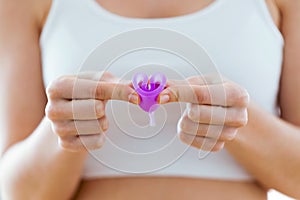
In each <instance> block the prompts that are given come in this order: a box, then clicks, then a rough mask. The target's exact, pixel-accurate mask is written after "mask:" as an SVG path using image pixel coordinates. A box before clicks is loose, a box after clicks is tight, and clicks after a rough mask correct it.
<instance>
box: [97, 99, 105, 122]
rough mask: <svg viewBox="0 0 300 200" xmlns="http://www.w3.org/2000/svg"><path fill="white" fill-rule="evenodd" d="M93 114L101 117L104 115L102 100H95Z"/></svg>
mask: <svg viewBox="0 0 300 200" xmlns="http://www.w3.org/2000/svg"><path fill="white" fill-rule="evenodd" d="M95 114H96V117H97V118H101V117H103V116H104V115H105V107H104V103H103V102H102V101H96V102H95Z"/></svg>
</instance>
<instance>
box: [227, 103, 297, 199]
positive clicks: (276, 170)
mask: <svg viewBox="0 0 300 200" xmlns="http://www.w3.org/2000/svg"><path fill="white" fill-rule="evenodd" d="M248 113H249V122H248V125H247V126H246V127H244V128H242V129H240V130H239V133H238V135H237V137H236V139H234V140H233V141H232V142H229V143H227V145H226V148H227V150H229V151H230V152H231V154H232V155H233V156H234V157H235V158H236V159H237V160H238V161H239V162H240V163H241V164H242V165H243V166H244V167H245V168H246V169H247V170H248V171H249V172H250V173H251V174H252V175H253V176H254V177H255V178H256V179H257V180H258V181H259V182H260V183H261V184H262V185H264V186H266V187H268V188H275V189H277V190H279V191H281V192H283V193H286V194H288V195H291V196H294V197H297V198H300V190H299V186H300V157H299V152H300V145H299V144H300V129H299V128H298V127H296V126H293V125H291V124H289V123H287V122H285V121H283V120H281V119H278V118H276V117H275V116H273V115H271V114H269V113H267V112H265V111H263V110H262V109H261V108H259V107H257V106H256V105H254V104H253V103H251V104H250V106H249V109H248Z"/></svg>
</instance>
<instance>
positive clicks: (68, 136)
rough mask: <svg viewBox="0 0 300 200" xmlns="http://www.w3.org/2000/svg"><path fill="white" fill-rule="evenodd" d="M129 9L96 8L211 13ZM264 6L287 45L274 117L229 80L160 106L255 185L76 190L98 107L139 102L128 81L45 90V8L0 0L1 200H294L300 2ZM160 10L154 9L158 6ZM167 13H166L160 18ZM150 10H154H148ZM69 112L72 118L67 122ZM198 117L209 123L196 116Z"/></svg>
mask: <svg viewBox="0 0 300 200" xmlns="http://www.w3.org/2000/svg"><path fill="white" fill-rule="evenodd" d="M128 1H130V3H128V4H126V5H132V7H126V8H125V7H122V6H118V5H121V4H118V3H120V2H121V1H120V2H119V1H116V2H115V4H113V3H112V2H113V1H104V0H102V1H99V3H103V5H104V6H105V7H106V8H107V9H109V10H112V11H114V12H116V13H120V14H122V15H124V16H134V17H145V18H147V17H172V16H176V15H181V14H186V13H191V12H194V11H196V10H199V9H201V8H203V7H205V6H207V5H208V2H207V1H205V2H204V1H203V2H202V1H192V0H189V2H190V3H191V5H192V6H186V5H189V4H188V3H185V4H183V3H182V2H180V1H178V2H176V1H171V2H174V4H172V3H171V2H168V1H157V2H155V4H153V1H146V0H145V1H136V0H128ZM139 2H140V3H139ZM141 2H142V3H141ZM185 2H186V1H185ZM267 2H268V5H269V8H270V11H271V13H272V16H273V19H274V21H275V23H276V24H277V25H278V27H279V28H280V30H281V32H282V33H283V36H284V38H285V44H286V45H285V49H284V63H283V67H282V77H281V84H280V96H279V102H280V107H281V109H282V116H281V118H277V117H275V116H272V115H271V114H269V113H267V112H265V111H264V110H263V109H262V108H260V107H259V106H258V105H256V104H255V103H254V102H252V101H251V100H249V97H248V95H247V92H246V91H245V90H244V89H243V88H242V87H241V86H238V85H237V84H235V83H232V82H231V81H230V80H224V82H223V83H219V84H218V85H215V84H209V85H208V86H204V85H203V84H202V78H201V77H191V78H189V79H187V80H185V83H183V82H182V81H178V80H171V81H169V83H168V87H167V88H166V90H165V91H163V93H162V96H161V98H160V100H161V102H160V103H170V102H178V101H180V102H187V103H188V104H189V107H188V109H187V111H186V112H185V114H184V115H183V116H182V118H181V119H180V120H179V125H180V131H179V135H180V138H181V139H182V141H183V142H184V143H187V144H190V145H192V146H194V147H196V148H202V149H205V150H211V151H217V150H219V149H221V148H223V147H225V148H227V149H228V150H229V151H230V153H231V154H232V155H233V156H234V157H235V158H236V159H237V161H239V162H240V163H241V164H242V165H243V166H244V167H245V168H246V169H247V170H248V171H249V172H250V173H251V174H252V175H253V176H254V177H255V178H256V181H257V183H249V182H247V183H245V182H230V181H215V180H205V179H191V178H179V177H173V178H163V177H153V178H145V177H140V178H122V179H117V178H116V179H97V180H93V181H83V182H82V184H81V186H80V187H79V184H80V174H81V170H82V167H83V164H84V160H85V158H86V155H87V152H86V150H85V149H84V148H82V145H81V143H80V142H78V141H79V139H78V138H79V137H80V138H81V139H83V140H84V141H85V143H86V144H88V148H89V149H95V148H101V146H102V145H103V142H104V137H103V135H104V134H105V130H106V129H107V128H108V122H107V119H106V118H105V112H104V111H105V103H106V102H107V101H109V100H111V99H116V100H123V101H129V102H131V103H137V102H138V99H137V98H136V95H135V93H134V91H133V89H132V86H131V85H130V84H129V83H128V82H126V81H122V82H121V83H119V81H120V80H119V79H118V78H117V77H114V76H113V75H111V74H109V73H107V72H103V73H102V74H96V75H95V74H81V75H80V76H79V77H74V76H64V77H60V78H58V79H57V80H55V81H54V82H52V83H51V84H50V85H49V86H48V88H47V90H46V91H45V90H44V86H43V82H42V75H41V57H40V49H39V35H40V32H41V30H42V27H43V24H44V22H45V19H46V17H47V13H48V11H49V7H50V5H51V4H50V3H51V2H50V1H48V0H43V1H40V0H39V1H38V0H27V1H21V0H0V41H1V45H0V67H1V74H0V96H1V97H5V98H1V100H0V110H1V112H0V129H1V131H0V134H1V140H0V141H1V143H0V153H1V155H2V156H1V165H0V166H1V170H0V171H1V172H2V173H1V182H0V184H1V185H0V186H1V191H2V194H3V197H4V199H45V200H47V199H70V198H72V197H74V196H76V198H77V199H98V198H99V197H100V196H101V197H102V199H112V198H113V199H122V197H123V199H124V197H130V198H131V199H135V198H136V199H141V198H143V199H154V198H159V197H164V198H171V199H182V198H184V197H185V198H188V199H198V198H199V196H201V197H205V198H206V199H220V198H222V199H265V191H266V189H269V188H275V189H278V190H279V191H281V192H283V193H286V194H288V195H291V196H294V197H295V198H300V192H299V190H298V188H299V184H300V173H298V169H299V167H300V158H299V156H298V152H300V147H299V145H298V144H299V142H300V128H299V127H298V126H300V105H299V103H298V102H299V101H300V92H298V91H300V88H299V87H300V80H299V79H298V78H297V77H299V76H298V74H299V73H300V68H299V66H300V60H299V59H298V55H297V52H299V51H300V27H299V26H298V25H299V23H300V12H299V10H300V1H293V0H278V1H271V0H270V1H267ZM158 3H160V4H161V6H157V5H158ZM180 3H181V4H180ZM170 4H171V8H172V9H167V8H170ZM145 5H147V6H145ZM176 5H177V6H176ZM178 5H179V6H178ZM180 5H184V6H180ZM157 7H159V8H160V9H159V10H156V9H154V8H157ZM166 10H167V11H166ZM118 11H119V12H118ZM165 11H166V12H165ZM16 24H18V26H16ZM101 75H103V76H101ZM101 77H102V78H101ZM75 80H76V82H75ZM75 83H76V86H78V87H79V88H80V91H85V92H78V93H76V91H75V94H74V95H75V97H76V100H74V99H73V98H74V96H73V98H72V91H73V86H74V84H75ZM186 83H189V84H190V85H191V86H188V85H187V84H186ZM8 86H9V87H8ZM207 87H209V88H211V89H214V88H215V89H216V90H217V88H218V87H224V88H226V92H227V93H228V94H230V95H227V99H222V98H221V96H218V93H217V92H216V93H215V95H216V99H214V101H212V100H211V99H209V97H208V93H207ZM115 88H117V89H116V90H115V91H116V92H113V89H115ZM91 91H96V94H97V95H96V98H93V99H91V98H90V97H91V96H90V95H91V93H90V92H91ZM47 100H48V101H47ZM203 104H205V105H203ZM72 105H73V106H74V108H75V111H76V113H75V114H74V115H73V113H72V110H71V107H72ZM44 110H46V116H45V112H44ZM211 110H213V111H214V112H213V114H215V115H213V118H214V119H219V120H217V121H214V122H213V126H214V128H215V129H216V130H221V131H222V134H221V135H220V136H215V135H213V134H209V133H208V134H206V133H207V131H206V125H205V124H207V123H210V122H209V119H210V117H211V112H210V111H211ZM2 111H3V112H2ZM199 111H201V114H202V113H205V115H204V116H206V117H204V118H203V117H201V116H199ZM215 111H216V112H215ZM225 111H226V112H227V113H228V114H227V115H226V118H225V127H224V128H223V126H222V123H221V120H220V117H222V116H224V112H225ZM247 113H248V114H247ZM73 120H76V121H77V122H78V123H79V124H81V126H80V127H81V128H82V129H80V131H79V135H76V131H75V129H74V123H73ZM247 122H248V123H247ZM246 123H247V125H246ZM86 124H90V125H89V126H87V125H86ZM94 124H99V125H100V126H95V125H94ZM87 127H88V128H87ZM99 127H100V128H99ZM191 128H193V130H190V129H191ZM195 130H196V134H195ZM57 141H59V142H57ZM207 141H208V142H207ZM278 147H280V148H278ZM270 166H272V167H271V168H270ZM3 172H5V173H3ZM62 177H63V178H62ZM41 183H42V184H41ZM174 188H178V190H175V191H174ZM215 191H218V192H215ZM145 194H147V195H145Z"/></svg>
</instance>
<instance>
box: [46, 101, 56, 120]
mask: <svg viewBox="0 0 300 200" xmlns="http://www.w3.org/2000/svg"><path fill="white" fill-rule="evenodd" d="M45 114H46V117H47V118H48V119H50V120H54V119H58V117H59V112H58V109H57V107H56V106H55V105H54V103H53V102H48V104H47V106H46V108H45Z"/></svg>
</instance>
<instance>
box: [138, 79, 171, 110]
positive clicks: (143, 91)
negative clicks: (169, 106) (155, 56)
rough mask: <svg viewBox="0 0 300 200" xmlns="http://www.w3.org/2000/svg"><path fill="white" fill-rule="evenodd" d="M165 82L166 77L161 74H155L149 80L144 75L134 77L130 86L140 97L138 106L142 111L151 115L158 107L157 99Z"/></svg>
mask: <svg viewBox="0 0 300 200" xmlns="http://www.w3.org/2000/svg"><path fill="white" fill-rule="evenodd" d="M166 82H167V80H166V77H165V75H164V74H162V73H155V74H153V75H152V76H151V77H150V78H149V79H148V76H147V75H146V74H144V73H137V74H135V75H134V77H133V79H132V84H133V87H134V89H135V91H136V92H137V93H138V94H139V96H140V104H139V106H140V107H141V108H142V109H143V110H144V111H146V112H149V113H152V112H154V111H155V110H156V109H157V108H158V107H159V104H158V103H157V97H158V96H159V94H160V93H161V92H162V91H163V90H164V88H165V86H166Z"/></svg>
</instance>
